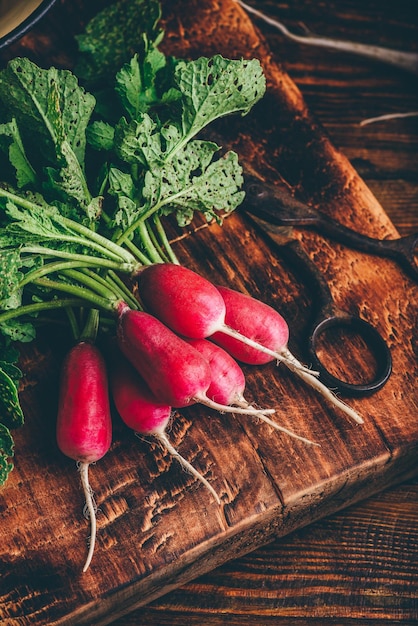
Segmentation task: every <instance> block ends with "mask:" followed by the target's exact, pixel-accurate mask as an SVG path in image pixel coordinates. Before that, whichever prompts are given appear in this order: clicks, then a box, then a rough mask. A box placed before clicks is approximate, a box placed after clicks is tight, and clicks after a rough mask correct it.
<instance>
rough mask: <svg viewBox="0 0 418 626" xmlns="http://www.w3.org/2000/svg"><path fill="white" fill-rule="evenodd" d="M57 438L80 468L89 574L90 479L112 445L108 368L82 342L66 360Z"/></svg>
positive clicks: (93, 518)
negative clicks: (86, 518)
mask: <svg viewBox="0 0 418 626" xmlns="http://www.w3.org/2000/svg"><path fill="white" fill-rule="evenodd" d="M56 436H57V443H58V447H59V449H60V450H61V452H63V454H65V455H66V456H68V457H69V458H71V459H73V460H74V461H77V463H78V464H79V470H80V475H81V482H82V486H83V491H84V495H85V498H86V509H87V511H88V515H89V517H90V525H91V536H90V546H89V551H88V555H87V559H86V562H85V564H84V567H83V572H85V571H86V570H87V569H88V567H89V565H90V562H91V559H92V557H93V552H94V545H95V540H96V511H95V504H94V501H93V496H92V490H91V487H90V483H89V477H88V470H89V465H90V463H95V462H96V461H99V460H100V459H101V458H102V457H103V456H104V455H105V454H106V453H107V452H108V450H109V448H110V445H111V442H112V421H111V413H110V406H109V395H108V381H107V372H106V366H105V362H104V359H103V356H102V354H101V352H100V351H99V350H98V348H97V347H96V346H95V345H94V344H92V343H90V342H88V341H80V342H78V343H77V344H76V345H75V346H74V347H73V348H72V349H71V350H70V351H69V353H68V354H67V356H66V358H65V360H64V364H63V368H62V373H61V382H60V394H59V407H58V416H57V425H56Z"/></svg>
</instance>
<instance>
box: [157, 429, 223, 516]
mask: <svg viewBox="0 0 418 626" xmlns="http://www.w3.org/2000/svg"><path fill="white" fill-rule="evenodd" d="M153 436H154V437H155V438H156V439H157V441H159V442H160V443H161V444H162V445H163V446H164V447H165V448H166V450H167V452H169V453H170V454H171V456H173V457H174V458H175V459H177V461H178V462H179V463H180V465H181V466H182V467H183V468H184V469H185V470H186V471H187V472H189V473H190V474H191V475H192V476H194V477H195V478H197V479H198V480H200V482H201V483H203V484H204V485H205V487H206V488H207V489H208V490H209V491H210V493H211V494H212V495H213V497H214V498H215V500H216V502H217V504H221V499H220V498H219V496H218V494H217V493H216V491H215V490H214V488H213V487H212V485H211V484H210V483H209V481H207V480H206V478H205V477H204V476H202V474H200V473H199V472H198V471H197V469H195V468H194V467H193V465H192V464H191V463H189V461H187V460H186V459H185V458H184V457H183V456H181V454H180V453H179V452H178V451H177V450H176V449H175V447H174V446H173V445H172V444H171V443H170V441H169V439H168V437H167V435H166V434H165V433H155V434H154V435H153Z"/></svg>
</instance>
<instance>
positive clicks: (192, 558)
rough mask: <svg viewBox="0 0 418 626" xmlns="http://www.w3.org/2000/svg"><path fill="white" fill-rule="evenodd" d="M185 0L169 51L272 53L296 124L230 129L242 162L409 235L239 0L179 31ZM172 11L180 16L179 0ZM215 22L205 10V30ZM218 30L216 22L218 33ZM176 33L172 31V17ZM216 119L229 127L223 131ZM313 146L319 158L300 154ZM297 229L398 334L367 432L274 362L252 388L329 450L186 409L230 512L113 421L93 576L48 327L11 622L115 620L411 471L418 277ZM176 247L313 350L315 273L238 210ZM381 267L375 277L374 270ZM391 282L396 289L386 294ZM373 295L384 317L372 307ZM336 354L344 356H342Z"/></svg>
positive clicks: (297, 345)
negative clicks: (313, 111)
mask: <svg viewBox="0 0 418 626" xmlns="http://www.w3.org/2000/svg"><path fill="white" fill-rule="evenodd" d="M180 5H181V6H182V7H183V8H184V9H185V12H186V15H184V20H183V22H182V26H183V27H185V26H187V29H186V31H185V33H186V35H187V37H186V38H183V39H181V41H179V40H177V41H174V40H173V39H171V40H170V41H169V43H170V45H172V46H173V49H175V44H177V45H179V48H178V49H179V51H184V52H185V53H186V54H191V55H193V54H194V53H195V52H197V51H201V52H202V53H206V52H205V51H206V50H208V48H207V45H209V44H210V46H212V47H213V48H211V49H213V50H214V51H219V50H225V54H232V53H235V52H237V47H236V46H239V45H242V46H244V48H243V51H244V52H246V53H247V52H249V51H250V52H251V55H254V54H256V53H257V52H260V56H261V58H263V59H264V60H265V61H266V71H267V73H268V75H269V79H270V87H271V97H269V98H268V99H267V100H266V105H265V106H266V107H268V106H269V105H271V104H274V106H275V111H277V110H279V111H280V112H281V113H282V114H283V119H282V120H280V124H278V125H277V126H273V131H274V132H272V133H271V136H270V137H269V141H268V142H263V143H262V145H261V147H259V140H260V137H264V132H265V130H266V128H265V126H266V125H267V123H268V121H270V120H271V112H270V115H269V116H266V117H265V116H261V121H260V116H253V118H252V119H251V120H249V121H250V129H251V131H252V132H254V133H255V134H254V138H253V140H252V142H251V143H248V141H245V140H246V139H248V132H249V131H248V127H247V126H246V127H245V131H243V132H241V134H239V133H236V134H234V136H233V139H234V141H235V142H236V144H237V145H238V146H241V147H242V151H243V154H244V155H245V156H246V157H247V159H248V160H249V161H253V162H254V160H257V164H258V165H260V164H261V166H262V168H264V169H265V170H266V171H271V167H272V164H273V166H274V167H276V168H278V169H279V171H280V174H282V175H285V176H286V177H287V178H289V179H290V180H291V182H292V184H293V185H294V186H295V189H296V191H297V193H299V194H301V195H303V196H305V197H308V198H310V199H312V200H313V201H316V202H318V201H319V200H320V201H321V205H323V206H324V207H325V208H326V209H327V210H328V211H329V212H330V213H337V214H338V216H339V217H341V219H346V220H347V222H348V223H350V224H351V223H353V224H354V225H355V226H357V227H359V228H364V230H365V232H369V233H371V234H375V235H376V234H378V235H382V234H385V235H389V236H394V235H396V230H395V229H394V227H393V225H392V224H391V223H390V221H389V220H388V219H387V217H386V214H385V213H384V212H383V211H382V209H381V207H380V205H379V204H378V203H377V201H376V200H375V198H374V197H373V196H372V194H371V193H370V192H369V191H368V189H367V188H366V187H365V186H364V184H363V183H362V181H361V180H359V179H358V177H357V174H356V172H355V171H354V170H353V169H352V168H351V166H350V164H349V163H348V161H347V160H346V159H345V158H344V157H342V156H341V155H340V154H339V153H337V152H336V150H335V149H334V148H333V147H332V145H331V144H330V143H329V142H328V141H327V140H326V139H325V138H324V136H323V133H322V129H321V128H320V127H318V126H317V124H316V123H315V122H314V121H313V120H312V119H311V117H310V115H309V111H308V110H307V109H306V106H305V104H304V102H303V99H302V97H301V95H300V93H299V92H298V90H297V89H296V88H295V86H294V84H293V82H292V81H291V80H290V79H289V78H288V77H287V75H286V74H284V73H283V72H282V70H281V69H280V68H279V67H277V66H276V65H275V63H274V62H273V61H271V60H269V58H268V51H267V50H266V48H265V46H264V44H263V43H260V41H259V39H258V35H257V33H256V32H254V31H253V30H252V27H251V24H249V23H248V20H247V19H246V17H245V15H243V14H241V13H240V12H239V11H238V9H237V7H236V5H235V4H232V3H229V2H225V3H221V5H219V8H220V9H221V10H222V13H221V14H220V15H221V16H222V19H216V18H217V15H216V9H217V8H218V5H217V6H216V7H215V6H212V5H211V3H208V4H207V5H204V4H203V5H200V6H199V7H197V6H196V7H195V9H196V11H200V12H202V13H203V15H201V13H197V14H196V13H194V15H192V12H191V11H190V10H189V5H188V4H181V3H175V12H173V14H172V19H171V20H170V17H168V19H167V24H173V23H174V22H176V25H177V28H178V23H179V6H180ZM165 6H166V7H167V11H169V10H170V4H169V3H167V4H166V5H165ZM205 6H206V7H207V6H210V8H211V10H212V11H215V16H214V15H213V13H212V14H207V15H204V13H205ZM167 15H168V16H169V13H167ZM181 15H183V14H182V13H181ZM191 17H192V18H193V19H192V22H191V23H188V21H189V22H190V18H191ZM199 18H201V19H199ZM203 18H208V19H209V20H210V27H211V29H212V33H211V34H212V38H211V39H210V40H208V38H207V33H208V30H209V27H208V24H207V23H205V22H204V20H203ZM196 24H197V26H196ZM214 24H216V25H217V26H218V28H219V31H213V28H214ZM238 26H239V30H238V31H237V27H238ZM169 32H170V33H172V32H173V27H172V26H170V30H169ZM237 32H239V33H240V38H239V39H238V38H237ZM241 33H243V35H242V41H241ZM215 35H216V36H215ZM193 46H194V47H193ZM230 46H231V47H230ZM264 111H266V110H265V109H263V112H264ZM267 112H268V111H267ZM296 112H297V113H298V114H299V115H300V120H301V121H302V123H301V124H300V125H299V126H298V124H296V123H293V121H294V117H295V113H296ZM247 121H248V120H246V122H247ZM288 121H290V122H292V124H291V125H290V126H287V122H288ZM221 130H223V131H224V133H225V136H227V134H228V133H227V132H226V129H225V127H222V129H221ZM278 138H280V142H278V141H277V140H278ZM308 139H309V148H310V150H311V152H310V153H309V154H305V152H307V151H306V145H307V140H308ZM283 141H286V142H287V143H286V145H283ZM292 141H293V143H292ZM245 146H246V150H245V149H244V148H245ZM282 166H283V167H282ZM336 200H338V204H337V203H336ZM359 202H360V203H361V207H362V213H361V215H359V214H358V203H359ZM300 236H301V239H302V241H303V244H304V245H305V247H306V249H307V250H308V251H309V252H310V253H311V254H312V255H313V256H315V258H316V260H317V261H318V263H319V265H320V267H321V268H322V269H323V270H324V272H325V273H326V275H327V277H328V279H329V280H330V282H331V284H332V286H333V289H334V291H335V294H336V296H337V297H338V298H339V299H340V301H341V302H342V303H344V304H345V305H348V306H350V307H351V308H352V309H353V310H356V309H359V310H360V311H361V313H362V314H363V315H365V316H366V317H367V316H370V318H371V319H373V321H374V322H375V323H376V324H377V325H378V326H379V328H380V330H381V331H382V332H383V334H384V335H385V336H386V337H388V338H389V339H390V341H391V345H392V350H393V355H394V363H395V370H394V376H393V377H392V379H391V381H390V383H389V384H388V386H387V387H385V389H384V390H382V392H380V393H379V394H378V396H375V397H374V398H372V399H368V400H365V401H355V402H354V401H353V404H354V405H355V406H357V408H359V410H361V411H362V412H363V411H364V412H365V414H367V420H366V424H365V426H364V427H361V428H359V427H355V426H352V425H351V424H349V423H348V422H347V420H346V419H345V418H343V417H342V416H341V415H336V414H335V412H334V411H331V410H329V409H327V408H325V407H324V406H323V404H322V403H321V402H320V401H319V400H318V398H317V397H316V396H315V395H314V394H313V393H311V392H310V391H309V390H307V389H304V388H301V385H300V384H298V383H297V381H295V380H294V379H293V378H292V377H291V376H290V375H288V374H286V373H285V372H282V371H281V370H280V374H281V375H280V377H279V376H278V375H277V370H276V368H275V366H274V365H272V366H267V367H265V368H262V371H261V370H257V371H254V370H252V369H250V368H247V369H248V371H247V373H248V381H249V384H248V393H249V395H250V397H254V398H255V399H256V400H257V401H259V402H260V404H269V403H271V402H274V403H275V404H276V403H278V404H279V408H280V410H279V412H278V416H277V417H278V418H280V420H281V421H282V422H283V423H284V425H287V426H288V427H297V428H298V429H300V430H301V431H302V432H303V433H304V434H306V435H308V436H310V437H312V438H314V439H316V440H318V441H320V442H321V444H322V448H321V449H315V450H313V449H308V448H306V447H305V446H303V445H301V444H298V443H295V442H289V440H287V439H286V438H285V437H282V436H277V437H276V436H274V434H273V433H272V432H271V431H270V430H269V429H268V428H266V427H264V426H262V425H259V424H252V423H249V422H248V420H244V419H243V418H239V419H238V418H236V419H232V418H227V417H225V416H224V417H222V418H220V417H218V416H211V415H210V414H209V412H207V411H203V412H202V411H199V410H197V409H194V410H190V411H187V412H184V414H183V416H182V417H179V418H178V420H176V421H175V422H174V423H173V429H172V432H171V433H170V435H171V437H172V440H173V442H174V443H175V444H176V445H177V446H178V447H179V448H180V449H181V450H182V452H183V453H184V454H185V456H187V458H189V459H190V460H191V461H192V462H193V463H194V464H195V465H196V466H197V467H198V468H199V470H200V471H202V472H203V473H204V474H205V475H206V477H207V478H208V479H209V480H211V482H212V484H213V485H214V486H215V488H216V489H217V490H218V491H219V492H220V493H221V495H222V499H223V507H222V509H218V508H217V507H216V506H215V505H214V503H213V502H210V501H208V497H207V494H206V492H205V491H204V489H203V488H201V486H200V485H199V484H196V483H195V481H192V480H191V478H190V477H189V476H187V475H185V474H184V473H183V472H182V471H181V470H179V468H178V467H176V465H175V463H172V462H171V461H170V459H168V458H167V456H166V455H165V454H162V453H161V451H159V449H158V448H153V449H151V450H150V449H149V448H148V446H147V445H146V444H145V442H140V441H137V440H136V439H132V437H131V436H130V435H129V434H128V433H127V431H126V429H124V428H123V426H122V425H121V424H120V423H116V429H115V430H116V432H115V442H114V445H113V449H112V454H111V455H108V457H106V458H105V459H104V460H103V462H101V463H100V464H98V465H97V467H95V468H94V473H93V472H92V482H93V487H94V489H95V491H96V498H97V502H98V504H99V506H100V508H101V511H102V515H101V516H100V517H99V538H98V549H97V553H96V555H95V560H94V564H93V565H92V569H91V571H89V572H88V573H87V575H86V576H85V577H83V578H81V577H80V575H79V568H80V563H81V562H82V548H83V546H84V545H85V538H86V537H85V535H86V524H85V523H84V521H83V520H82V519H81V517H80V497H79V496H80V491H79V485H78V477H77V475H76V472H75V471H74V467H73V465H72V464H71V463H70V462H66V461H65V460H63V459H62V457H61V456H60V455H59V454H58V452H57V450H56V448H55V446H54V436H53V428H52V427H53V423H54V418H55V400H56V398H54V389H56V387H54V386H52V388H51V377H52V379H53V378H54V376H55V380H56V372H57V366H58V364H59V362H60V357H61V356H62V352H63V350H64V349H65V340H63V342H62V344H61V346H60V349H58V345H59V344H58V340H59V337H57V341H56V345H55V346H54V351H53V352H51V348H50V344H49V342H48V341H47V338H45V339H44V341H41V342H40V344H38V346H37V349H36V352H31V351H30V350H29V352H28V354H27V355H26V360H25V364H26V388H25V390H24V392H23V396H24V402H25V409H26V414H27V425H26V426H25V429H24V430H22V431H21V432H20V433H19V435H18V438H17V449H18V450H20V451H21V452H20V453H19V457H18V458H17V461H16V469H15V471H14V472H13V474H12V479H11V481H10V483H9V484H8V486H7V488H6V489H4V491H3V492H2V493H1V498H2V510H3V511H4V512H5V522H4V525H3V526H2V531H1V532H2V540H1V546H2V551H1V563H2V568H3V569H4V571H5V572H6V573H5V575H4V576H3V577H2V582H1V585H2V589H1V595H2V601H3V605H2V609H1V610H2V612H3V615H2V617H3V616H4V619H5V620H7V619H10V620H12V619H19V623H21V624H24V623H30V624H34V623H45V622H47V623H49V624H53V623H68V624H70V623H74V624H82V623H92V621H94V623H108V622H109V621H110V620H111V619H113V618H114V617H116V616H117V615H118V614H122V613H123V612H126V611H128V610H130V609H131V608H132V607H133V606H135V604H136V605H141V604H144V603H146V602H147V601H149V600H151V599H152V598H154V597H157V596H159V595H161V594H163V593H165V592H166V591H167V590H169V589H170V588H171V587H172V586H177V585H179V584H181V583H182V582H184V581H186V580H189V579H191V578H192V577H195V576H197V575H198V574H199V573H202V572H204V571H207V570H208V569H210V568H212V567H214V566H216V565H217V564H219V563H221V562H224V561H225V560H227V559H229V558H231V556H233V555H234V556H235V555H237V554H239V553H245V552H248V551H249V550H251V549H253V548H254V547H256V546H257V545H262V544H263V543H265V542H266V541H268V540H270V539H271V538H272V537H273V536H274V535H282V534H286V533H289V532H290V531H291V530H293V529H295V528H298V527H300V526H302V525H304V524H306V523H308V522H310V521H312V520H314V519H316V518H318V517H321V516H323V515H325V514H326V513H329V512H332V511H335V510H337V509H338V508H340V507H344V506H347V505H348V504H349V503H350V502H354V501H356V500H357V499H358V498H360V497H363V496H364V495H367V494H369V493H374V492H375V491H376V490H379V489H381V488H382V487H384V486H385V485H386V484H389V483H391V482H392V481H398V480H400V479H401V478H402V477H403V476H407V475H408V474H410V473H413V472H415V471H416V467H415V464H414V460H415V456H416V441H417V426H416V423H415V420H414V419H413V416H414V415H415V409H416V375H415V378H414V377H411V382H410V387H409V393H408V394H401V393H400V390H401V389H402V385H403V384H404V382H405V379H406V378H407V376H406V374H405V372H406V371H408V370H411V371H412V372H414V371H415V374H416V360H415V356H414V354H413V352H412V350H411V344H410V343H407V345H406V346H405V344H404V340H405V337H409V338H410V339H411V340H413V337H414V336H415V335H414V332H415V329H416V327H414V325H413V323H414V321H415V320H416V318H415V312H414V307H415V311H416V306H415V305H416V302H417V290H416V286H415V285H413V284H412V283H411V281H409V280H408V279H406V278H405V277H404V276H403V275H402V274H401V273H400V272H399V270H398V268H396V267H395V266H394V265H393V264H392V263H389V262H385V261H381V262H380V261H378V262H376V261H373V262H371V260H370V259H368V258H367V259H366V258H363V256H359V255H358V253H354V252H353V251H348V250H345V249H342V248H340V247H335V246H331V245H330V244H329V243H324V242H323V240H321V239H320V238H318V237H316V236H307V235H303V236H302V234H301V235H300ZM243 242H244V244H245V245H244V247H243V245H242V244H243ZM177 250H178V252H179V255H180V256H181V257H182V258H183V259H184V260H185V261H186V262H187V263H188V264H189V265H190V266H192V267H196V268H199V269H200V271H202V272H203V273H206V274H207V275H208V276H210V277H212V278H216V280H218V281H224V282H225V283H228V284H231V283H232V284H233V285H235V286H236V287H238V288H242V289H244V290H248V291H249V292H251V293H253V294H255V295H256V294H261V295H262V297H263V299H264V300H267V301H269V302H270V303H272V304H275V305H277V306H278V307H279V308H280V309H281V310H283V311H284V312H285V313H286V316H288V318H289V319H291V320H292V329H293V333H294V336H293V337H292V348H294V349H295V351H297V352H300V353H301V354H302V355H303V354H304V349H303V341H302V337H303V330H304V329H305V328H306V327H307V325H308V323H309V306H310V298H311V296H310V295H309V293H308V290H307V289H306V287H304V286H303V284H301V283H298V282H294V281H293V279H292V277H289V273H288V269H289V268H287V267H286V266H284V265H282V264H281V263H280V262H279V260H278V259H277V258H276V255H275V254H273V253H272V251H271V250H270V249H269V248H268V247H267V246H266V245H265V243H264V242H263V241H262V240H261V239H260V238H259V237H258V236H257V235H256V234H255V232H254V231H253V229H252V228H251V227H250V226H249V224H247V223H246V222H245V220H244V219H243V218H242V217H241V216H240V215H239V214H237V215H234V216H232V217H231V218H228V220H226V221H225V225H224V226H223V228H222V229H218V227H216V226H214V227H211V228H206V229H202V230H200V231H199V232H198V233H194V234H193V236H190V237H188V238H187V239H182V240H181V241H179V243H178V245H177ZM243 251H245V257H244V256H243ZM347 267H351V268H354V270H355V271H354V273H353V275H350V276H347V275H346V274H347V272H346V269H347ZM266 268H267V270H266ZM376 270H377V271H378V272H379V273H380V275H378V276H377V280H376V277H375V275H374V273H375V272H376ZM372 279H373V291H371V290H370V281H371V280H372ZM387 283H389V284H390V285H391V291H390V293H389V294H388V293H387ZM401 296H402V297H401ZM376 302H378V303H379V305H380V307H381V309H380V311H383V313H384V314H383V319H382V318H381V316H379V314H378V312H377V311H375V309H374V308H373V305H376ZM405 303H406V304H405ZM395 331H396V332H395ZM39 359H42V360H43V366H42V367H39ZM340 360H341V362H342V363H343V361H344V357H341V356H340ZM414 368H415V369H414ZM388 414H390V418H388V416H387V415H388ZM225 422H227V427H225ZM116 460H117V461H116ZM243 460H244V461H243ZM116 463H117V465H116ZM116 467H117V469H116ZM237 468H239V472H237ZM115 469H116V471H115ZM34 476H36V478H37V479H36V480H34ZM41 476H42V479H41V478H40V477H41ZM46 511H47V512H48V515H46ZM16 519H18V520H19V523H16ZM185 526H186V528H187V533H185V532H184V528H185ZM5 623H7V621H6V622H5ZM11 623H13V622H11Z"/></svg>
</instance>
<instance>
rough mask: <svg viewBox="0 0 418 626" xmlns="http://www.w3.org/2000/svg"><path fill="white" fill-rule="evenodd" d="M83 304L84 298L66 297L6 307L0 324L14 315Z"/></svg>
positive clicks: (0, 317) (0, 315) (31, 313)
mask: <svg viewBox="0 0 418 626" xmlns="http://www.w3.org/2000/svg"><path fill="white" fill-rule="evenodd" d="M40 280H47V279H40ZM85 304H86V301H85V299H82V300H81V299H79V298H77V299H76V298H66V299H61V300H59V299H57V300H49V301H48V302H36V303H35V304H23V305H22V306H20V307H18V308H17V309H8V310H7V311H4V312H3V313H0V324H1V323H2V322H7V321H8V320H11V319H14V318H15V317H20V316H22V315H33V314H34V313H38V312H40V311H48V310H49V311H51V310H54V309H66V308H68V307H82V306H84V305H85ZM112 311H113V309H112Z"/></svg>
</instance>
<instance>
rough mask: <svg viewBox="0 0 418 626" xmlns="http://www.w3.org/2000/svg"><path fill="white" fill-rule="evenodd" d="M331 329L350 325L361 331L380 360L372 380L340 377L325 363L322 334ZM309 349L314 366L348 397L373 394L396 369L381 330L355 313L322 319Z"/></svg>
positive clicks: (331, 386) (326, 382) (321, 375)
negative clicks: (320, 347) (321, 353)
mask: <svg viewBox="0 0 418 626" xmlns="http://www.w3.org/2000/svg"><path fill="white" fill-rule="evenodd" d="M330 328H347V329H350V330H354V331H356V332H358V333H359V334H360V335H361V336H362V337H363V338H364V339H365V340H366V341H367V345H368V347H369V349H370V350H371V351H372V353H373V354H374V357H375V359H376V362H377V371H376V374H375V376H374V379H373V380H371V381H370V382H366V383H361V384H356V383H349V382H345V381H344V380H340V379H339V378H337V377H336V376H334V375H333V374H331V372H329V371H328V369H327V368H326V367H325V366H324V365H323V363H322V362H321V360H320V358H319V356H318V353H317V349H318V345H319V338H320V336H321V335H322V334H323V333H324V332H325V331H327V330H329V329H330ZM309 350H310V355H311V358H312V361H313V367H314V368H315V369H317V370H318V371H319V373H320V379H321V380H323V382H324V383H325V384H327V386H329V387H330V388H334V389H335V390H337V391H340V392H341V393H343V394H344V395H346V396H351V397H362V396H368V395H371V394H373V393H374V392H375V391H378V390H379V389H381V388H382V387H383V385H385V383H386V382H387V380H388V378H389V377H390V375H391V372H392V355H391V353H390V350H389V348H388V346H387V345H386V343H385V341H384V340H383V338H382V336H381V335H380V334H379V332H378V331H377V330H376V329H375V328H374V327H373V326H372V325H371V324H369V323H368V322H366V321H365V320H363V319H362V318H360V317H356V316H352V315H348V314H346V315H338V314H337V315H331V316H329V317H327V318H325V319H323V320H322V321H320V322H319V323H318V324H317V325H316V326H315V328H314V330H313V331H312V333H311V335H310V337H309Z"/></svg>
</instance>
